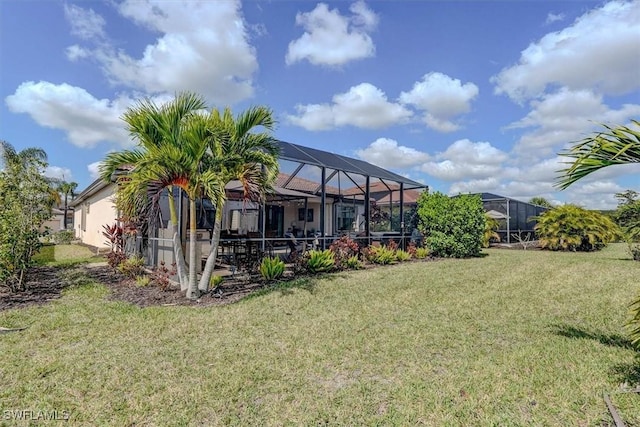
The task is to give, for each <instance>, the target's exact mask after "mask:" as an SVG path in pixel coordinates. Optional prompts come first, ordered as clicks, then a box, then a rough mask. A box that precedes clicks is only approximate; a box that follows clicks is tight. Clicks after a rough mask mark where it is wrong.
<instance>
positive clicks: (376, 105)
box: [286, 83, 413, 131]
mask: <svg viewBox="0 0 640 427" xmlns="http://www.w3.org/2000/svg"><path fill="white" fill-rule="evenodd" d="M332 101H333V103H332V104H309V105H297V106H296V110H297V112H298V115H297V116H295V115H288V116H286V118H287V120H288V121H289V123H291V124H294V125H296V126H300V127H303V128H305V129H307V130H314V131H316V130H329V129H334V128H337V127H341V126H347V125H351V126H356V127H359V128H365V129H382V128H385V127H388V126H391V125H394V124H400V123H406V122H407V121H408V119H409V118H411V116H412V115H413V113H412V112H411V111H409V110H407V109H406V108H404V107H403V106H402V105H400V104H396V103H393V102H389V101H388V99H387V96H386V95H385V93H384V92H383V91H381V90H380V89H378V88H377V87H375V86H374V85H372V84H370V83H361V84H359V85H357V86H353V87H352V88H350V89H349V91H348V92H345V93H340V94H337V95H334V96H333V99H332Z"/></svg>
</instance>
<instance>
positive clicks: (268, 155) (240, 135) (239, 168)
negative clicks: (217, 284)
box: [198, 106, 279, 291]
mask: <svg viewBox="0 0 640 427" xmlns="http://www.w3.org/2000/svg"><path fill="white" fill-rule="evenodd" d="M208 122H209V131H210V132H211V136H212V138H211V140H210V142H211V145H210V150H211V156H210V157H209V158H208V159H207V162H208V163H207V165H206V166H207V169H208V170H209V171H211V172H213V173H215V174H216V175H217V176H218V177H219V179H220V185H222V187H223V188H224V186H226V184H228V183H229V182H231V181H233V180H237V181H239V182H240V184H241V186H242V189H243V197H244V199H245V200H253V201H258V202H261V201H263V200H264V197H265V195H266V194H267V193H268V192H269V191H271V189H272V188H273V184H274V182H275V179H276V177H277V176H278V169H279V165H278V155H279V148H278V146H277V145H276V144H275V143H274V140H273V138H272V136H271V134H270V132H271V131H272V130H273V128H274V126H275V120H274V118H273V113H272V111H271V110H270V109H269V108H267V107H263V106H257V107H253V108H250V109H248V110H246V111H244V112H242V113H240V114H238V115H237V117H235V118H234V117H233V113H232V112H231V110H230V109H229V108H225V110H224V111H223V112H222V113H220V112H219V111H218V110H216V109H214V110H213V111H212V112H211V114H210V115H209V117H208ZM256 127H262V128H264V129H265V131H264V132H259V133H252V132H251V131H252V130H253V129H254V128H256ZM212 201H213V202H214V205H215V207H216V218H215V223H214V227H213V235H212V238H211V252H210V253H209V256H208V257H207V262H206V264H205V267H204V270H203V272H202V277H201V278H200V284H199V285H198V288H199V290H201V291H206V290H207V289H208V287H209V281H210V280H211V274H212V273H213V269H214V266H215V261H216V254H217V252H218V245H219V243H220V232H221V229H222V208H223V206H224V202H225V193H224V191H223V192H221V193H220V195H219V197H218V198H216V199H212Z"/></svg>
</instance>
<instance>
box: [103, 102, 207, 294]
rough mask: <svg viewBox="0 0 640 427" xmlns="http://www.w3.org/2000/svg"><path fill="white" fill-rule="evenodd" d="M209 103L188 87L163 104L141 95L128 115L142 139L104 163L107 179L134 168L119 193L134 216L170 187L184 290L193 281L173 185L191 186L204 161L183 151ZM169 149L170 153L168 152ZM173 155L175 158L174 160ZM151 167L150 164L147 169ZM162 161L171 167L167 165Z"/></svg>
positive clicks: (131, 129) (123, 178)
mask: <svg viewBox="0 0 640 427" xmlns="http://www.w3.org/2000/svg"><path fill="white" fill-rule="evenodd" d="M205 108H206V104H205V102H204V100H203V99H202V97H200V96H198V95H196V94H193V93H188V92H185V93H179V94H177V95H176V97H175V99H173V100H172V101H171V102H168V103H166V104H164V105H162V106H158V105H156V104H155V103H154V102H153V101H151V100H149V99H145V100H142V101H140V102H139V103H138V105H136V106H135V107H132V108H129V109H128V110H127V111H126V112H125V113H124V115H123V120H124V121H125V122H126V123H127V128H128V130H129V133H130V135H131V136H132V137H133V138H134V140H136V141H137V143H138V146H137V148H135V149H133V150H124V151H121V152H117V153H110V154H109V155H107V157H106V159H105V160H104V162H103V163H102V164H101V167H100V176H101V177H102V179H104V180H107V181H111V179H112V178H113V177H114V175H115V174H116V172H118V171H119V170H122V169H128V170H130V173H128V174H126V175H125V176H120V177H119V178H118V182H119V184H120V187H119V191H118V192H119V194H118V195H117V200H120V201H121V202H122V203H120V204H121V206H120V207H122V208H124V209H125V212H124V213H125V214H129V215H130V216H136V215H139V214H140V212H141V211H145V210H146V208H148V204H149V202H152V203H154V204H156V206H157V201H158V199H159V197H160V195H161V193H162V192H163V191H164V190H165V189H166V190H167V191H168V193H169V197H168V200H169V213H170V223H171V226H170V228H171V231H172V241H173V249H174V255H175V259H176V267H177V270H178V278H179V280H180V288H181V289H182V290H186V289H187V287H188V277H187V269H186V265H185V259H184V255H183V252H182V242H181V238H180V235H179V228H178V215H177V211H176V206H175V200H174V196H173V187H174V186H176V187H178V188H181V189H185V188H187V189H189V191H191V189H190V188H189V187H188V185H187V184H188V182H189V179H191V177H190V174H192V173H194V172H197V171H198V168H197V166H198V164H197V163H196V164H192V163H191V162H192V161H195V159H193V158H189V155H190V154H188V153H184V155H182V154H181V150H182V148H183V147H184V146H186V145H188V144H187V143H186V139H187V138H186V134H187V128H188V126H187V125H188V122H189V120H190V119H191V118H193V117H196V116H197V115H198V112H199V111H200V110H203V109H205ZM163 153H166V154H167V156H168V157H166V158H163ZM191 155H193V153H191ZM169 158H171V159H173V160H174V161H175V162H174V163H171V162H168V160H167V159H169ZM154 162H156V163H154ZM149 167H150V170H146V169H147V168H149ZM162 167H165V168H166V169H165V170H161V168H162ZM144 180H146V181H144ZM129 184H131V185H129ZM127 208H128V211H127ZM147 212H148V210H147Z"/></svg>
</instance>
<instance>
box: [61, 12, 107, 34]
mask: <svg viewBox="0 0 640 427" xmlns="http://www.w3.org/2000/svg"><path fill="white" fill-rule="evenodd" d="M64 16H65V18H66V19H67V21H68V22H69V24H70V25H71V34H73V35H74V36H77V37H80V38H81V39H84V40H91V39H95V40H100V39H104V37H105V32H104V26H105V24H106V22H105V20H104V18H103V17H102V16H100V15H98V14H97V13H96V12H94V11H93V9H83V8H81V7H79V6H76V5H69V4H65V5H64Z"/></svg>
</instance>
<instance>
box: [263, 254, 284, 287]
mask: <svg viewBox="0 0 640 427" xmlns="http://www.w3.org/2000/svg"><path fill="white" fill-rule="evenodd" d="M283 274H284V261H282V260H281V259H280V258H277V257H265V258H263V259H262V262H261V263H260V275H261V276H262V278H263V279H264V280H266V281H267V282H270V281H273V280H277V279H279V278H280V277H282V275H283Z"/></svg>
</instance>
